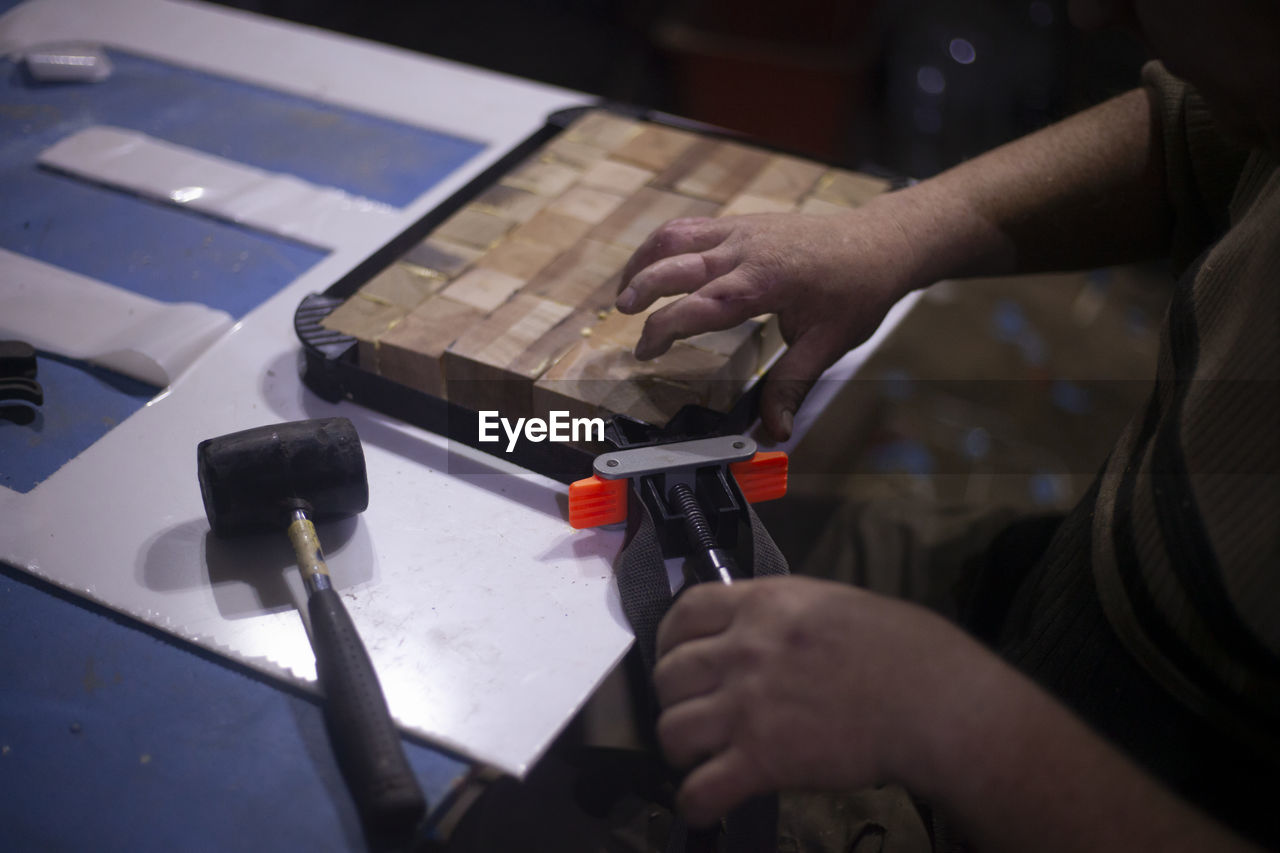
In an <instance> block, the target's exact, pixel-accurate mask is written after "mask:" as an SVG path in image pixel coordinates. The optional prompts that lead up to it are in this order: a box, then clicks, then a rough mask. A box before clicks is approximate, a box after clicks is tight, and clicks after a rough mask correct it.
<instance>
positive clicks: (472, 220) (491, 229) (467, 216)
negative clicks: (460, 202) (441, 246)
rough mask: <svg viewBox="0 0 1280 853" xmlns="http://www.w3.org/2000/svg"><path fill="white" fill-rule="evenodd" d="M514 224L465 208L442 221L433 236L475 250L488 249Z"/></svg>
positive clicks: (507, 220)
mask: <svg viewBox="0 0 1280 853" xmlns="http://www.w3.org/2000/svg"><path fill="white" fill-rule="evenodd" d="M513 224H514V223H513V222H512V221H511V220H509V219H504V218H502V217H501V216H494V215H493V214H492V213H485V212H484V211H483V210H480V209H478V208H476V207H474V206H470V205H469V206H467V207H464V208H462V210H459V211H458V212H457V213H455V214H454V215H453V216H450V217H449V218H448V219H446V220H445V221H444V223H443V224H441V226H440V227H439V228H437V229H436V230H435V234H434V236H436V237H437V238H439V239H442V240H449V241H451V242H454V243H461V244H462V245H464V246H471V247H473V248H476V249H488V248H489V247H490V246H492V245H493V244H495V243H497V242H498V241H499V240H501V239H502V237H503V235H505V234H506V233H507V232H508V231H510V230H511V226H512V225H513Z"/></svg>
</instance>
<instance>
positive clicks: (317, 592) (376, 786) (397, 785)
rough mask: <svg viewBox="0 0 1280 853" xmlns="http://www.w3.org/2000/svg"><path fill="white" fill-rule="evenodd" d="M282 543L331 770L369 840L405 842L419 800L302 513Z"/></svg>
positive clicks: (378, 689)
mask: <svg viewBox="0 0 1280 853" xmlns="http://www.w3.org/2000/svg"><path fill="white" fill-rule="evenodd" d="M289 539H290V541H291V542H292V543H293V550H294V552H295V554H296V556H297V558H298V568H299V569H300V570H301V571H302V575H303V579H304V580H305V582H306V586H307V613H308V615H309V616H310V620H311V648H312V650H313V651H314V652H315V655H316V675H317V677H318V678H319V681H320V689H321V691H322V692H323V693H324V713H325V721H326V723H327V725H328V729H329V740H330V742H332V744H333V752H334V754H335V755H336V756H337V758H338V767H339V768H341V770H342V775H343V777H344V778H345V779H346V780H347V787H348V788H349V789H350V791H351V796H352V798H353V799H354V800H355V801H356V807H357V808H358V809H359V810H360V816H361V819H362V820H363V821H364V825H365V828H366V829H367V830H368V831H369V832H370V833H371V834H373V835H375V836H380V837H385V838H388V839H400V840H403V839H407V838H408V836H409V833H410V832H412V831H413V829H414V827H415V826H416V825H417V823H418V821H420V820H421V819H422V815H423V812H425V811H426V800H425V798H424V797H423V796H422V789H421V788H419V787H418V780H417V778H416V777H415V776H414V775H413V771H412V770H411V769H410V768H409V762H408V760H407V759H405V757H404V746H403V745H402V744H401V742H400V732H399V731H398V730H397V729H396V726H395V723H394V722H392V720H391V713H390V712H389V711H388V710H387V700H386V699H385V698H384V697H383V695H382V685H381V684H379V683H378V674H377V673H376V672H375V671H374V669H373V661H371V660H370V659H369V653H368V651H366V649H365V647H364V643H362V642H361V641H360V635H359V634H358V633H357V632H356V626H355V623H354V622H352V621H351V616H350V614H348V613H347V608H346V607H344V606H343V604H342V597H341V596H339V595H338V592H337V590H335V589H334V588H333V587H332V586H331V585H330V583H329V568H328V566H326V565H325V562H324V554H323V553H322V552H321V550H320V539H319V537H317V536H316V531H315V527H314V526H313V525H312V524H311V519H309V518H308V517H307V514H306V512H304V511H303V510H296V511H295V512H294V513H293V520H292V523H291V524H290V525H289Z"/></svg>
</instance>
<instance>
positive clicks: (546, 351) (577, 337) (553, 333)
mask: <svg viewBox="0 0 1280 853" xmlns="http://www.w3.org/2000/svg"><path fill="white" fill-rule="evenodd" d="M597 319H598V318H597V315H596V312H595V311H592V310H589V309H585V308H579V309H577V310H575V311H573V312H572V313H570V314H569V316H567V317H565V318H564V319H563V320H561V321H560V322H559V323H558V324H557V325H556V326H555V327H553V328H552V329H551V330H550V331H548V332H547V333H546V334H545V335H543V336H542V337H541V338H539V339H538V340H537V341H536V342H535V343H534V344H533V345H532V346H530V347H529V348H528V349H527V350H525V351H524V353H523V354H521V355H520V357H519V358H517V359H515V360H514V361H512V362H511V363H510V364H508V365H507V367H508V369H510V370H512V371H514V372H516V373H520V374H521V375H524V376H528V377H530V378H536V377H539V376H541V375H542V374H544V373H546V372H547V371H548V370H550V369H551V367H552V365H554V364H555V363H556V362H557V361H559V360H560V358H561V357H562V356H563V355H564V354H565V353H567V352H568V351H569V350H570V349H572V348H573V347H574V346H575V345H577V344H578V343H579V342H581V341H583V340H585V339H586V338H588V337H589V336H590V333H591V327H592V326H593V325H594V324H595V323H596V321H597ZM530 387H532V382H531V383H530Z"/></svg>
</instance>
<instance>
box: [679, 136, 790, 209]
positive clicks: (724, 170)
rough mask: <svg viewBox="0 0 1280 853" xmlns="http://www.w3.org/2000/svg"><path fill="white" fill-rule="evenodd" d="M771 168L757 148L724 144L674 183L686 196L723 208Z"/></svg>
mask: <svg viewBox="0 0 1280 853" xmlns="http://www.w3.org/2000/svg"><path fill="white" fill-rule="evenodd" d="M768 164H769V155H768V154H767V153H765V152H764V151H761V150H760V149H758V148H748V147H747V146H745V145H739V144H738V143H736V142H722V143H720V144H719V145H717V146H715V147H714V148H713V149H712V150H711V151H710V152H709V154H708V156H706V157H705V158H703V159H702V160H701V161H700V162H698V163H697V164H696V165H694V166H693V168H692V169H690V170H689V171H688V172H687V173H686V174H685V175H684V176H682V177H680V178H679V179H678V180H675V181H674V183H673V186H674V187H675V189H676V191H677V192H681V193H684V194H685V195H691V196H694V197H696V198H705V199H707V200H709V201H714V202H717V203H719V204H723V203H725V202H727V201H728V200H729V199H731V198H733V197H734V196H735V195H737V194H738V193H739V192H741V191H742V190H743V188H744V187H746V186H747V185H748V184H750V183H751V182H752V181H754V180H755V179H756V177H757V176H758V175H759V174H760V172H761V171H762V170H763V169H764V168H765V166H767V165H768Z"/></svg>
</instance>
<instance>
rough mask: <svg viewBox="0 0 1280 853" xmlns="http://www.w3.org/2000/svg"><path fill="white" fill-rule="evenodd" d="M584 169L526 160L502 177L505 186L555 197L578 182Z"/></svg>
mask: <svg viewBox="0 0 1280 853" xmlns="http://www.w3.org/2000/svg"><path fill="white" fill-rule="evenodd" d="M581 175H582V170H581V169H575V168H573V167H572V166H566V165H564V164H563V163H547V162H543V161H541V160H533V161H526V162H525V163H524V164H523V165H521V166H519V167H517V168H516V170H515V171H513V172H512V173H511V174H509V175H507V176H506V177H505V178H503V179H502V181H501V184H502V185H503V186H508V187H515V188H516V189H519V190H525V191H526V192H531V193H534V194H535V195H544V196H550V197H555V196H558V195H560V194H561V193H562V192H564V191H565V190H567V189H569V187H571V186H573V185H574V184H575V183H577V181H578V178H579V177H581Z"/></svg>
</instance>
